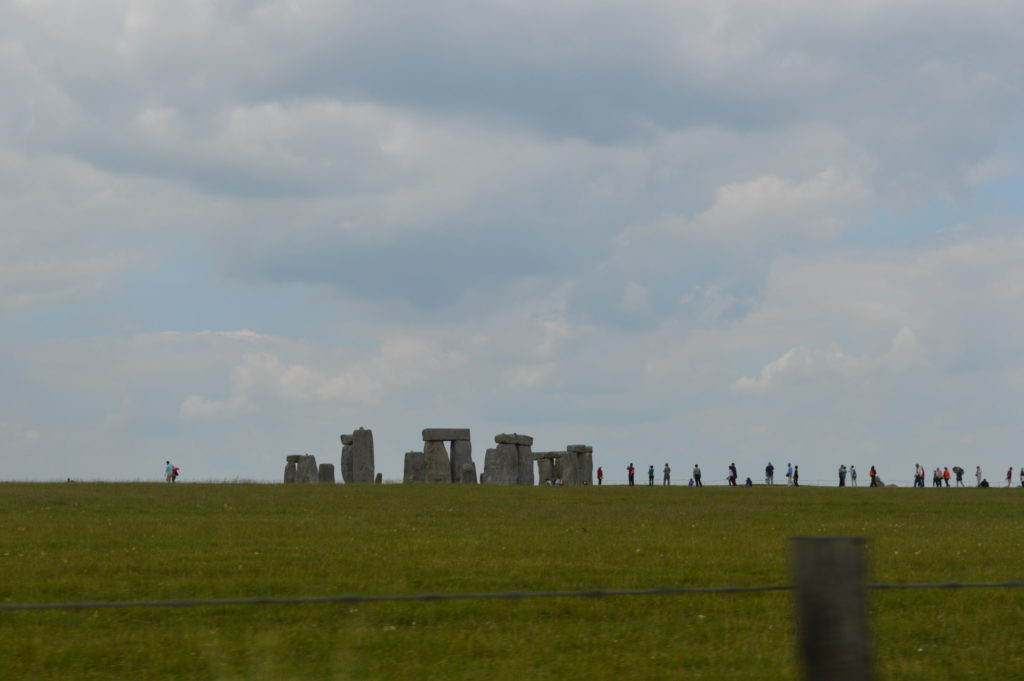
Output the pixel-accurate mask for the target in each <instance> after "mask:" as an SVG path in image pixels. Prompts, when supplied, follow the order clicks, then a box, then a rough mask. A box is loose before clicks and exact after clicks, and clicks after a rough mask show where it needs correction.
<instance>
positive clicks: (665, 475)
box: [661, 463, 672, 487]
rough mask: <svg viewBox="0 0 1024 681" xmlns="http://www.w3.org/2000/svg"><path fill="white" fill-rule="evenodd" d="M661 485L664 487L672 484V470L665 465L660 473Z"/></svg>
mask: <svg viewBox="0 0 1024 681" xmlns="http://www.w3.org/2000/svg"><path fill="white" fill-rule="evenodd" d="M661 484H662V485H663V486H665V487H667V486H669V485H671V484H672V469H671V468H669V467H668V464H667V463H666V464H665V468H664V470H663V471H662V478H661Z"/></svg>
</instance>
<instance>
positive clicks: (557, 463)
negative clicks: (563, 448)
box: [551, 452, 564, 480]
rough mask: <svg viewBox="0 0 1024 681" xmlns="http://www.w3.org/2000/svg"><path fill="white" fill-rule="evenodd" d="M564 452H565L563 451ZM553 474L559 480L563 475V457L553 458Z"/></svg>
mask: <svg viewBox="0 0 1024 681" xmlns="http://www.w3.org/2000/svg"><path fill="white" fill-rule="evenodd" d="M563 453H564V452H563ZM551 476H552V477H553V478H554V479H555V480H558V479H559V478H561V477H562V457H558V458H557V459H551Z"/></svg>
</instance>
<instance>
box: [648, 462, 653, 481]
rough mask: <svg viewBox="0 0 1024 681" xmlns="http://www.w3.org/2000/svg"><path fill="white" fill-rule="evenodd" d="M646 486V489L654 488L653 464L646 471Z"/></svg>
mask: <svg viewBox="0 0 1024 681" xmlns="http://www.w3.org/2000/svg"><path fill="white" fill-rule="evenodd" d="M647 486H648V487H654V464H653V463H652V464H651V467H650V468H648V469H647Z"/></svg>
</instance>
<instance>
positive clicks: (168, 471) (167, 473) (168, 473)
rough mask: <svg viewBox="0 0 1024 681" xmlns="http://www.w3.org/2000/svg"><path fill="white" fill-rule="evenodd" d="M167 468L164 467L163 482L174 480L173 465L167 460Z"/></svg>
mask: <svg viewBox="0 0 1024 681" xmlns="http://www.w3.org/2000/svg"><path fill="white" fill-rule="evenodd" d="M166 463H167V468H165V469H164V482H174V466H172V465H171V462H170V461H167V462H166Z"/></svg>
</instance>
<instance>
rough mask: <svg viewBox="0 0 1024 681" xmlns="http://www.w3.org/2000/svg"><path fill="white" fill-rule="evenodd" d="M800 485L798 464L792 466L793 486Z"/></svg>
mask: <svg viewBox="0 0 1024 681" xmlns="http://www.w3.org/2000/svg"><path fill="white" fill-rule="evenodd" d="M799 486H800V466H793V487H799Z"/></svg>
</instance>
